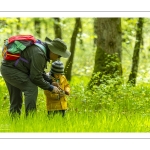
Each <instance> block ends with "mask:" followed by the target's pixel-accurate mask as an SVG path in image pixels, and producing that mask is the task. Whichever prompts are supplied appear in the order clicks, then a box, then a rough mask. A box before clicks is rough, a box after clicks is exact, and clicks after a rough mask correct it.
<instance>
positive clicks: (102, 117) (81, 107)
mask: <svg viewBox="0 0 150 150" xmlns="http://www.w3.org/2000/svg"><path fill="white" fill-rule="evenodd" d="M88 82H89V79H88V78H87V77H82V78H80V77H73V81H71V82H70V85H71V95H70V96H69V97H68V104H69V109H68V111H67V113H66V116H65V118H62V117H61V116H60V115H56V116H54V117H52V118H49V117H47V112H46V106H45V97H44V94H43V90H41V89H39V95H38V103H37V109H38V111H37V113H36V114H35V115H33V116H30V115H29V117H27V118H26V117H25V116H24V110H23V111H22V115H21V116H20V117H19V118H18V117H16V118H14V119H12V118H11V117H10V116H9V114H8V109H9V97H8V93H7V90H6V87H5V84H4V81H3V79H2V78H1V80H0V94H1V95H2V96H1V99H0V110H1V111H0V115H1V118H0V132H149V131H150V130H149V127H150V126H149V123H150V122H149V113H150V109H149V107H150V100H149V97H150V93H149V91H150V86H149V84H141V85H138V86H136V87H131V86H129V85H118V86H116V87H115V88H114V86H113V85H114V82H115V81H110V82H111V84H109V85H107V86H106V85H101V86H99V87H98V86H97V87H95V89H94V90H93V91H88V90H87V89H86V87H87V83H88ZM5 95H6V100H4V96H5ZM4 102H5V104H4ZM23 106H24V105H23Z"/></svg>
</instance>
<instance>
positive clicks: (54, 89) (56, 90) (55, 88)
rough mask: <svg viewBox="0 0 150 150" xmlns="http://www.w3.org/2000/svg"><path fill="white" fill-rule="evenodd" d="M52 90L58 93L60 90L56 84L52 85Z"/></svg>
mask: <svg viewBox="0 0 150 150" xmlns="http://www.w3.org/2000/svg"><path fill="white" fill-rule="evenodd" d="M52 92H54V93H60V90H59V89H58V88H57V87H56V86H54V88H53V91H52Z"/></svg>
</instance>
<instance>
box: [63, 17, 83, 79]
mask: <svg viewBox="0 0 150 150" xmlns="http://www.w3.org/2000/svg"><path fill="white" fill-rule="evenodd" d="M75 20H76V22H75V27H74V31H73V34H72V37H71V45H70V52H71V56H70V57H69V59H68V60H67V62H66V66H65V70H64V71H65V75H66V78H67V80H71V71H72V65H73V58H74V53H75V46H76V39H77V34H78V33H79V29H80V24H81V19H80V18H76V19H75Z"/></svg>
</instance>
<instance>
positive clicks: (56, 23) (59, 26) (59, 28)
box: [54, 18, 62, 39]
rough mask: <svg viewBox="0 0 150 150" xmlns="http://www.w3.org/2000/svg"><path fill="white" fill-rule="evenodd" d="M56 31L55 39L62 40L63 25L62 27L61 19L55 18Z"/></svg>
mask: <svg viewBox="0 0 150 150" xmlns="http://www.w3.org/2000/svg"><path fill="white" fill-rule="evenodd" d="M54 31H55V38H60V39H61V38H62V36H61V35H62V34H61V25H60V18H54Z"/></svg>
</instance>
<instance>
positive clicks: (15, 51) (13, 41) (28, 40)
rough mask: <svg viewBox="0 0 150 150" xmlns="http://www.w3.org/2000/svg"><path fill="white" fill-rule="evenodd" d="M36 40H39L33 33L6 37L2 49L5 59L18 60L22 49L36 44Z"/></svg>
mask: <svg viewBox="0 0 150 150" xmlns="http://www.w3.org/2000/svg"><path fill="white" fill-rule="evenodd" d="M36 41H37V40H36V39H35V37H34V36H32V35H16V36H12V37H10V38H8V39H6V40H5V41H4V46H3V49H2V57H3V59H4V60H17V59H18V58H19V57H20V53H21V51H23V50H25V49H26V47H28V46H30V45H32V44H35V43H36ZM38 46H39V45H38Z"/></svg>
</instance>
